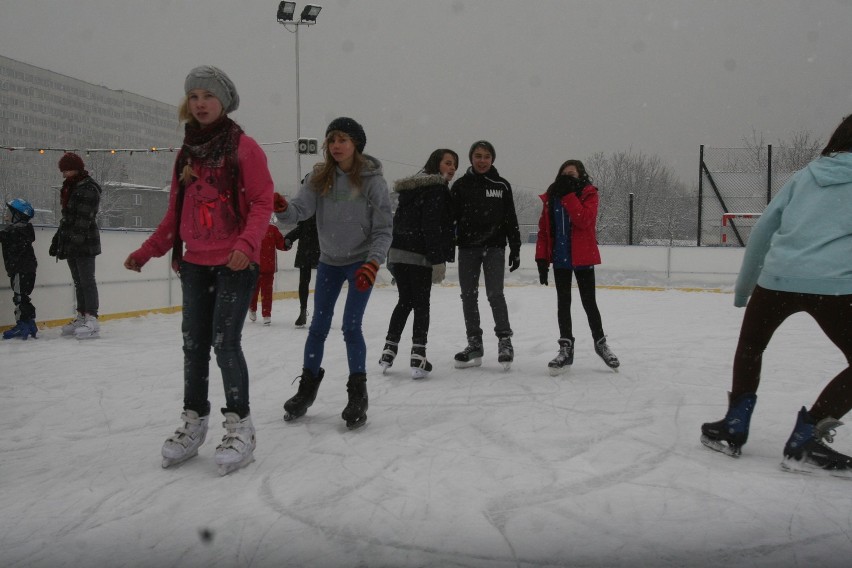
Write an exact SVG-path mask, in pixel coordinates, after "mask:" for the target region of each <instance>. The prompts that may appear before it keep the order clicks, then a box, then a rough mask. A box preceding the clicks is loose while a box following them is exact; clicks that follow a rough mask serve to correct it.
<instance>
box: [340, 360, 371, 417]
mask: <svg viewBox="0 0 852 568" xmlns="http://www.w3.org/2000/svg"><path fill="white" fill-rule="evenodd" d="M346 391H347V392H348V393H349V403H348V404H347V405H346V408H344V409H343V412H342V413H341V415H340V417H341V418H343V419H344V420H345V421H346V427H347V428H349V429H350V430H354V429H355V428H360V427H361V426H363V425H364V424H365V423H366V422H367V407H368V406H369V400H368V399H367V375H365V374H364V373H354V374H352V375H349V382H347V383H346Z"/></svg>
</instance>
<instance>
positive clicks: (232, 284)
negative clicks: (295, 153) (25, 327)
mask: <svg viewBox="0 0 852 568" xmlns="http://www.w3.org/2000/svg"><path fill="white" fill-rule="evenodd" d="M184 92H185V93H186V97H185V98H184V100H183V102H182V103H181V105H180V108H179V111H178V112H179V117H180V120H181V122H184V123H186V125H185V129H186V130H185V134H184V139H183V146H182V147H181V149H180V152H179V153H178V155H177V159H176V162H175V169H174V173H173V175H172V188H171V194H170V195H169V207H168V210H167V211H166V215H165V217H163V220H162V221H160V225H159V226H158V227H157V229H156V230H155V231H154V233H153V234H152V235H151V236H150V237H148V240H146V241H145V242H144V243H142V246H141V247H139V249H138V250H136V251H134V252H132V253H130V256H128V257H127V260H125V261H124V266H125V267H126V268H127V269H128V270H135V271H136V272H139V271H140V269H141V268H142V267H143V266H144V265H145V263H146V262H148V261H149V260H150V259H151V257H155V256H157V257H159V256H163V255H164V254H166V253H168V252H169V251H172V268H173V269H174V270H175V271H176V272H177V273H178V274H179V275H180V281H181V288H182V290H183V311H182V313H183V321H182V323H181V332H182V333H183V354H184V355H183V361H184V362H183V375H184V376H183V385H184V394H183V413H182V414H181V419H180V424H181V425H180V427H179V428H178V429H177V431H175V433H174V434H173V435H172V436H170V437H169V438H168V439H167V440H166V441H165V443H164V444H163V450H162V454H163V467H168V466H170V465H174V464H178V463H181V462H183V461H185V460H187V459H189V458H191V457H193V456H195V455H197V454H198V448H199V446H201V444H202V443H203V442H204V439H205V437H206V435H207V422H208V419H209V417H210V402H209V401H208V397H207V394H208V393H207V391H208V376H209V375H210V370H209V367H210V348H211V347H212V348H213V351H214V352H215V354H216V363H217V364H218V365H219V369H220V370H221V372H222V382H223V383H224V386H225V408H223V409H222V413H223V414H224V415H225V422H224V423H223V425H224V427H225V436H224V437H223V438H222V442H221V443H220V444H219V446H218V447H217V448H216V456H215V459H216V463H217V464H218V465H219V473H220V474H222V475H224V474H227V473H229V472H230V471H233V470H234V469H237V468H239V467H242V466H244V465H247V464H248V463H251V462H252V461H253V460H254V456H253V453H254V448H255V432H254V426H253V425H252V421H251V415H250V413H249V376H248V368H247V366H246V360H245V357H244V356H243V349H242V345H241V342H240V336H241V334H242V329H243V322H244V321H245V319H246V313H247V312H248V308H249V302H250V301H251V294H252V290H254V285H255V282H257V272H258V269H257V265H258V263H259V262H260V241H261V240H262V239H263V235H264V233H265V232H266V226H267V225H268V224H269V217H270V215H272V193H273V184H272V177H271V176H270V175H269V169H268V168H267V166H266V154H264V153H263V150H262V149H261V148H260V146H259V145H258V144H257V142H255V141H254V140H253V139H251V138H249V137H248V136H246V135H245V134H244V133H243V130H242V128H240V126H239V125H238V124H237V123H236V122H234V121H233V120H231V119H230V118H229V117H228V113H230V112H232V111H235V110H236V109H237V106H239V103H240V98H239V95H237V89H236V87H235V86H234V83H233V82H231V80H230V79H229V78H228V76H227V75H225V73H224V72H222V71H221V70H220V69H217V68H216V67H211V66H208V65H204V66H201V67H196V68H195V69H193V70H192V71H190V72H189V75H187V77H186V81H185V83H184Z"/></svg>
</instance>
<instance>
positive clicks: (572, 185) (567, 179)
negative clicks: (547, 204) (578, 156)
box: [551, 175, 586, 198]
mask: <svg viewBox="0 0 852 568" xmlns="http://www.w3.org/2000/svg"><path fill="white" fill-rule="evenodd" d="M551 187H552V188H553V194H554V195H555V196H557V197H559V198H562V197H565V196H566V195H568V194H569V193H576V194H577V196H578V197H579V195H580V192H582V191H583V188H584V187H586V183H585V182H583V181H582V180H579V179H577V178H575V177H574V176H567V175H561V176H559V177H557V178H556V181H554V182H553V185H552V186H551Z"/></svg>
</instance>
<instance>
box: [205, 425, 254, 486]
mask: <svg viewBox="0 0 852 568" xmlns="http://www.w3.org/2000/svg"><path fill="white" fill-rule="evenodd" d="M224 414H225V421H224V422H222V426H224V427H225V430H227V431H226V432H225V435H224V436H223V437H222V442H221V443H220V444H219V446H217V447H216V456H215V459H216V463H217V464H218V465H219V475H227V474H229V473H231V472H232V471H234V470H236V469H239V468H241V467H243V466H245V465H248V464H250V463H251V462H253V461H254V448H255V447H256V446H257V441H256V439H255V432H254V425H252V423H251V416H246V417H245V418H243V419H242V420H240V417H239V415H238V414H237V413H235V412H225V413H224Z"/></svg>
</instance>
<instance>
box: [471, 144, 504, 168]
mask: <svg viewBox="0 0 852 568" xmlns="http://www.w3.org/2000/svg"><path fill="white" fill-rule="evenodd" d="M477 148H483V149H485V150H487V151H488V153H489V154H491V162H492V163H493V162H494V160H496V159H497V152H495V151H494V145H493V144H491V142H489V141H488V140H477V141H476V142H474V143H473V144H472V145H471V147H470V152H468V153H467V159H468V160H470V163H471V164H472V163H473V151H474V150H476V149H477Z"/></svg>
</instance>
